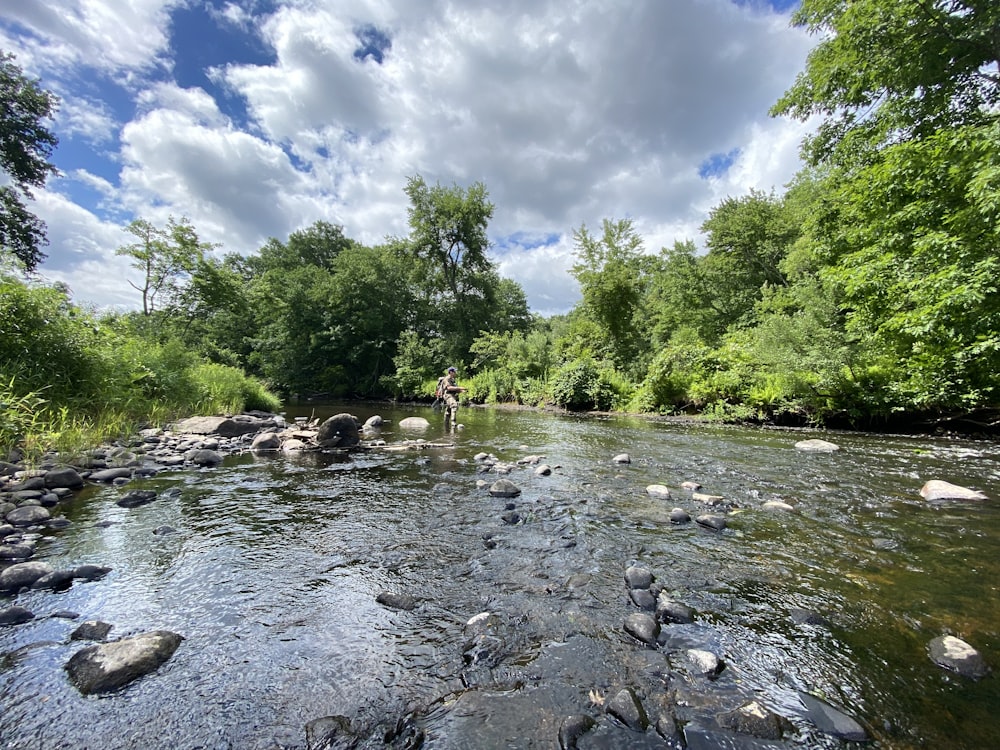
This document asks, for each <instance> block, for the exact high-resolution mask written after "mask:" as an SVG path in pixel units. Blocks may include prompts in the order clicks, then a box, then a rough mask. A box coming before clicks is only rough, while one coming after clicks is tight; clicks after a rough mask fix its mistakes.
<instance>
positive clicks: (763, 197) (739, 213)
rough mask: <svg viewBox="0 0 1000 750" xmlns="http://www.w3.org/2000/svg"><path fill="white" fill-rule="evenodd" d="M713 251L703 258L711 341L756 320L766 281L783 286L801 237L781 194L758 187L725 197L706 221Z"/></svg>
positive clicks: (703, 227)
mask: <svg viewBox="0 0 1000 750" xmlns="http://www.w3.org/2000/svg"><path fill="white" fill-rule="evenodd" d="M702 229H703V230H704V231H705V232H706V234H707V239H706V244H707V245H708V253H707V254H706V255H705V256H704V258H702V259H701V261H700V266H701V269H700V272H701V274H702V276H703V278H704V284H705V285H706V286H707V288H709V289H711V296H710V297H709V298H708V300H707V301H708V302H709V304H710V305H711V307H712V308H713V310H714V312H715V313H716V315H715V321H714V324H715V325H714V327H715V330H714V331H711V333H710V334H709V341H717V340H718V338H719V337H720V336H721V335H722V334H723V333H724V332H725V331H726V330H727V329H728V328H729V327H730V326H733V325H737V326H743V327H746V326H749V325H752V324H753V323H754V321H755V309H754V308H755V304H756V303H757V301H758V300H759V299H760V298H761V295H762V290H763V289H764V288H765V287H766V286H784V284H785V276H784V274H783V273H782V271H781V261H782V259H783V258H784V257H785V255H786V254H787V253H788V251H789V249H790V247H791V245H792V243H793V242H794V241H795V239H796V238H797V236H798V228H797V227H796V226H795V225H794V224H793V223H792V222H791V221H789V217H788V214H787V213H786V211H785V209H784V205H783V202H782V200H781V199H779V198H777V197H776V196H774V195H773V194H772V195H767V194H764V193H761V192H760V191H757V190H751V191H750V194H749V195H747V196H743V197H742V198H732V197H730V198H726V199H725V200H724V201H722V203H720V204H719V205H718V206H716V207H715V208H713V209H712V210H711V212H710V213H709V217H708V219H706V220H705V222H704V224H702Z"/></svg>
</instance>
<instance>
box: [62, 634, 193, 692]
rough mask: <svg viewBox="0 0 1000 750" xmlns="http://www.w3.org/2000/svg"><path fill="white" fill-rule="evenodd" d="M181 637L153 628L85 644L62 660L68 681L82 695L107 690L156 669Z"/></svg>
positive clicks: (172, 650) (110, 690) (177, 644)
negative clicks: (86, 645) (135, 633)
mask: <svg viewBox="0 0 1000 750" xmlns="http://www.w3.org/2000/svg"><path fill="white" fill-rule="evenodd" d="M182 640H184V638H183V637H182V636H179V635H178V634H177V633H171V632H170V631H167V630H154V631H152V632H150V633H143V634H141V635H137V636H134V637H132V638H123V639H121V640H120V641H114V642H112V643H102V644H100V645H96V646H88V647H87V648H85V649H82V650H80V651H77V652H76V653H75V654H73V656H72V657H71V658H70V660H69V661H68V662H66V666H65V669H66V672H67V673H68V674H69V679H70V682H72V683H73V685H75V686H76V689H77V690H79V691H80V692H81V693H83V694H84V695H92V694H94V693H110V692H112V691H114V690H117V689H118V688H120V687H123V686H125V685H127V684H128V683H130V682H132V681H133V680H135V679H137V678H139V677H142V676H143V675H145V674H148V673H150V672H152V671H154V670H155V669H157V668H158V667H159V666H160V665H161V664H163V663H164V662H165V661H167V659H169V658H170V657H171V656H173V655H174V652H175V651H176V650H177V647H178V646H180V644H181V641H182Z"/></svg>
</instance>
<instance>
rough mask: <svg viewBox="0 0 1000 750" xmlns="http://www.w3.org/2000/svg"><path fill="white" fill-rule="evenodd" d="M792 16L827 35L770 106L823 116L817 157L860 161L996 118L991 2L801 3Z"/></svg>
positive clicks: (998, 64)
mask: <svg viewBox="0 0 1000 750" xmlns="http://www.w3.org/2000/svg"><path fill="white" fill-rule="evenodd" d="M792 23H793V24H794V25H796V26H799V27H804V28H806V29H808V30H809V31H810V32H812V33H814V34H822V35H823V37H824V38H823V40H822V41H821V42H820V43H819V44H818V45H817V46H816V47H815V48H814V49H813V50H812V52H810V54H809V57H808V60H807V62H806V68H805V70H804V71H803V72H801V73H800V74H799V75H798V77H797V78H796V80H795V83H794V84H793V85H792V87H791V88H790V89H789V90H788V91H787V92H785V94H784V96H782V97H781V99H779V100H778V102H777V103H776V104H775V105H774V107H773V108H772V109H771V113H772V114H774V115H781V114H787V115H791V116H792V117H795V118H798V119H803V120H804V119H806V118H808V117H810V116H812V115H820V116H822V117H823V118H824V119H823V122H822V124H821V125H820V127H819V130H818V132H817V133H816V135H815V136H813V137H811V138H809V139H807V140H806V142H805V143H804V152H805V154H806V156H807V157H808V159H809V161H810V162H811V163H813V164H819V163H823V162H827V161H832V162H834V163H839V164H848V163H859V164H863V163H865V161H867V159H868V158H870V155H871V152H873V151H877V150H879V149H881V148H885V147H887V146H890V145H892V144H894V143H900V142H904V141H910V140H916V139H919V138H922V137H925V136H927V135H930V134H932V133H934V132H935V131H937V130H939V129H941V128H944V127H954V126H963V125H976V124H982V123H984V122H985V121H988V120H990V119H994V118H995V117H996V106H997V104H998V103H1000V45H998V43H997V39H998V38H1000V4H998V3H996V2H995V1H994V0H851V2H844V0H803V2H802V6H801V7H800V8H799V10H798V11H796V13H795V14H794V15H793V16H792Z"/></svg>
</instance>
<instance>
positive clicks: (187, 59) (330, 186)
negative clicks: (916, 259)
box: [0, 0, 815, 315]
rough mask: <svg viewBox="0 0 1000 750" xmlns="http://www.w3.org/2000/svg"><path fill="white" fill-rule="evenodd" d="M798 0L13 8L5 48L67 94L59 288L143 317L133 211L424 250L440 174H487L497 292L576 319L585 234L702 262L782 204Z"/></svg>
mask: <svg viewBox="0 0 1000 750" xmlns="http://www.w3.org/2000/svg"><path fill="white" fill-rule="evenodd" d="M796 5H797V3H796V2H794V0H768V1H767V2H765V1H764V0H628V1H625V0H622V1H616V0H451V1H450V2H449V1H446V0H128V1H126V0H0V48H2V49H4V50H6V51H8V52H13V53H14V54H15V55H16V61H15V62H16V63H17V64H18V65H20V66H21V67H22V68H23V69H24V70H25V72H26V73H28V74H29V75H30V76H32V77H36V78H39V79H41V84H42V86H43V87H45V88H47V89H49V90H50V91H53V92H55V93H56V94H57V95H58V96H59V97H60V99H61V104H60V108H59V112H58V116H57V118H56V120H55V122H54V124H53V130H54V131H55V133H56V135H57V136H58V137H59V139H60V145H59V147H58V149H57V150H56V152H55V154H54V156H53V161H54V163H55V165H56V166H57V167H58V168H59V170H60V175H59V176H58V177H56V178H52V179H50V181H49V183H48V185H47V186H46V188H45V189H44V190H39V191H37V192H36V195H35V202H34V204H33V210H34V211H35V213H36V214H37V215H38V216H39V217H41V218H42V219H43V220H44V221H45V222H46V223H47V224H48V233H49V239H50V245H49V247H48V248H46V251H47V253H48V259H47V260H46V261H45V262H44V264H43V265H42V266H41V267H40V271H41V273H42V275H43V276H44V277H45V278H47V279H49V280H52V281H64V282H66V283H68V284H69V286H70V287H71V289H72V290H73V293H74V298H75V299H76V300H77V301H78V302H83V303H89V304H94V305H99V306H105V305H126V306H130V307H135V306H137V305H138V304H139V297H138V293H137V292H135V290H133V289H132V288H131V287H130V286H129V285H128V283H127V279H129V278H132V277H135V276H136V274H135V272H134V271H131V269H129V267H128V265H127V262H126V261H125V260H124V259H122V258H118V257H116V256H115V255H114V251H115V249H116V248H117V247H119V246H121V245H124V244H127V243H128V242H130V241H131V240H132V239H133V238H132V237H131V236H130V235H128V234H126V233H125V232H124V231H123V227H124V226H126V225H127V224H128V222H129V221H131V220H132V219H134V218H144V219H147V220H149V221H152V222H153V223H154V224H158V225H164V224H165V223H166V221H167V218H168V217H169V216H171V215H173V216H175V217H178V218H179V217H182V216H183V217H187V218H188V219H190V220H191V222H192V223H193V225H194V227H195V229H196V231H197V232H198V234H199V236H200V237H201V239H203V240H205V241H210V242H216V243H219V244H220V246H221V248H220V251H219V252H230V251H235V252H239V253H243V254H248V253H251V252H255V251H257V250H258V249H259V248H260V246H261V245H262V244H263V243H264V241H266V240H267V238H269V237H276V238H278V239H280V240H285V239H286V238H287V237H288V235H289V233H290V232H293V231H295V230H296V229H299V228H303V227H306V226H308V225H310V224H312V223H313V222H315V221H317V220H319V219H323V220H326V221H330V222H333V223H336V224H340V225H342V226H343V227H344V231H345V233H346V234H347V235H348V236H349V237H352V238H354V239H356V240H359V241H361V242H363V243H366V244H377V243H379V242H381V241H383V240H384V239H385V238H386V237H387V236H405V235H406V234H407V233H408V227H407V215H406V210H407V206H408V202H407V199H406V196H405V194H404V193H403V188H404V186H405V184H406V179H407V177H408V176H411V175H417V174H419V175H422V176H423V177H424V179H425V180H426V181H427V182H428V183H431V184H433V183H435V182H439V183H441V184H442V185H453V184H454V185H459V186H461V187H463V188H464V187H467V186H469V185H470V184H472V183H473V182H476V181H481V182H483V183H484V184H485V185H486V188H487V190H488V191H489V194H490V200H491V201H492V202H493V203H494V204H495V205H496V211H495V213H494V218H493V221H492V223H491V225H490V237H491V241H492V243H493V248H492V251H491V252H492V255H493V258H494V259H495V261H496V262H497V263H498V265H499V268H500V271H501V274H502V275H504V276H508V277H510V278H513V279H514V280H516V281H518V282H519V283H520V284H521V285H522V286H523V287H524V290H525V292H526V293H527V296H528V302H529V305H530V306H531V308H532V310H534V311H535V312H539V313H541V314H543V315H548V314H552V313H559V312H565V311H566V310H567V309H568V308H569V307H571V306H572V305H573V304H574V303H575V302H576V301H577V299H578V298H579V291H578V289H577V286H576V283H575V281H574V280H573V278H572V277H571V276H570V275H569V274H568V273H567V269H568V267H569V266H570V265H572V263H573V241H572V234H573V230H574V229H576V228H578V227H580V226H581V225H583V224H586V225H587V226H588V227H590V228H594V229H599V227H600V223H601V220H602V219H605V218H610V219H620V218H624V217H631V218H632V219H633V221H634V222H635V226H636V227H637V228H638V230H639V232H640V234H641V235H642V237H643V238H644V241H645V245H646V250H647V252H658V251H659V250H660V248H662V247H665V246H672V245H673V243H674V241H675V240H688V239H690V240H694V241H695V242H696V243H697V244H698V245H699V246H700V245H701V244H702V243H703V238H702V236H701V234H700V231H699V227H700V225H701V223H702V222H703V221H704V219H705V218H706V216H707V213H708V211H709V210H710V209H711V208H712V207H713V206H715V205H717V204H718V203H719V202H720V201H721V200H722V199H724V198H725V197H726V196H730V195H732V196H739V195H743V194H745V193H746V192H747V191H748V190H749V189H750V188H751V187H755V188H759V189H762V190H765V191H770V190H772V189H774V190H776V191H779V192H780V191H782V190H783V187H784V185H785V184H786V183H787V182H788V180H789V179H790V178H791V177H792V175H793V174H794V173H795V171H796V170H797V169H798V164H799V162H798V144H799V141H800V139H801V137H802V135H803V133H804V132H805V130H804V127H805V126H803V125H802V124H801V123H796V122H791V121H787V120H775V119H772V118H769V117H768V115H767V110H768V108H769V107H770V106H771V105H772V104H773V103H774V101H775V100H776V99H777V98H778V96H780V94H781V93H782V92H783V91H784V90H785V89H786V88H788V86H789V85H790V84H791V82H792V81H793V79H794V77H795V75H796V74H797V73H798V72H799V71H800V70H801V69H802V67H803V64H804V61H805V57H806V54H807V53H808V51H809V48H810V46H811V44H813V43H814V41H815V40H813V39H811V38H809V37H808V36H807V35H805V34H804V33H803V32H802V31H800V30H796V29H792V28H790V26H789V14H790V12H791V11H792V10H793V9H794V6H796ZM134 280H136V281H138V278H135V279H134Z"/></svg>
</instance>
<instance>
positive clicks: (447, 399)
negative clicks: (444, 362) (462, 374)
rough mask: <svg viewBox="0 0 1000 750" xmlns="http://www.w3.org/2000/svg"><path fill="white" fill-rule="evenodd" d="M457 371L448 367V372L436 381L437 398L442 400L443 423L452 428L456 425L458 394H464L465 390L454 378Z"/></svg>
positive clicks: (456, 375)
mask: <svg viewBox="0 0 1000 750" xmlns="http://www.w3.org/2000/svg"><path fill="white" fill-rule="evenodd" d="M457 377H458V370H456V369H455V368H454V367H449V368H448V371H447V372H446V373H445V374H444V375H443V376H442V377H441V378H439V379H438V387H437V390H438V393H437V395H438V398H441V399H443V400H444V423H445V424H446V425H447V424H449V420H450V424H451V426H452V427H454V426H455V425H456V424H458V394H459V393H464V392H465V391H466V389H465V388H463V387H462V386H460V385H459V384H458V381H457V380H456V378H457Z"/></svg>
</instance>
